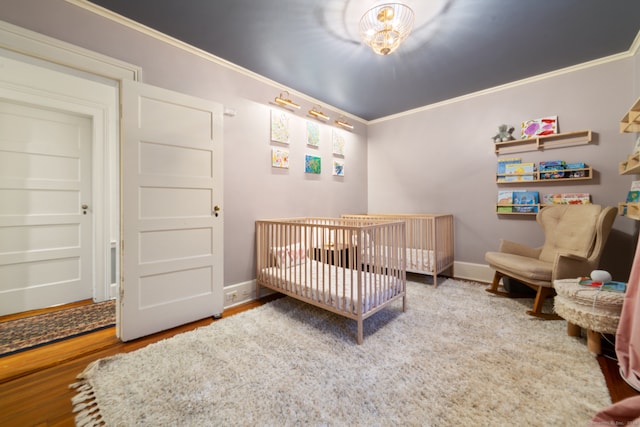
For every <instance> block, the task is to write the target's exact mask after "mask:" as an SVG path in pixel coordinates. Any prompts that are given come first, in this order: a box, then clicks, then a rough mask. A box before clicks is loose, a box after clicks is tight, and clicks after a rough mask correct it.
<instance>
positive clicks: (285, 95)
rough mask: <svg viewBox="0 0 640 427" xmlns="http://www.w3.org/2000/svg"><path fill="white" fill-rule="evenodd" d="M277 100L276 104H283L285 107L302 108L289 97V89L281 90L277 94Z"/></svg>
mask: <svg viewBox="0 0 640 427" xmlns="http://www.w3.org/2000/svg"><path fill="white" fill-rule="evenodd" d="M275 101H276V104H278V105H281V106H283V107H287V108H294V109H296V110H299V109H300V106H299V105H298V104H296V103H295V102H293V101H292V100H291V99H289V92H287V91H284V92H281V93H280V95H278V96H276V99H275Z"/></svg>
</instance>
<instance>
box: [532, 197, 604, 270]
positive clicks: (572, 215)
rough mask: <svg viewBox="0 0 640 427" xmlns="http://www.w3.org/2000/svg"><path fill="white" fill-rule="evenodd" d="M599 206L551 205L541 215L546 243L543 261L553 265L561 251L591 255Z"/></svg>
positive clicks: (542, 252)
mask: <svg viewBox="0 0 640 427" xmlns="http://www.w3.org/2000/svg"><path fill="white" fill-rule="evenodd" d="M601 210H602V208H601V206H600V205H591V204H589V205H557V206H548V207H546V208H544V209H542V210H541V211H540V213H538V217H537V220H538V222H539V223H540V225H541V226H542V227H543V228H544V235H545V241H544V246H543V247H542V251H541V252H540V260H541V261H546V262H554V260H555V258H556V254H557V253H558V252H563V253H572V254H575V255H578V256H582V257H588V256H589V255H590V254H591V250H592V248H593V244H594V242H595V239H596V232H597V226H598V218H599V216H600V211H601Z"/></svg>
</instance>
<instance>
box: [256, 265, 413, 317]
mask: <svg viewBox="0 0 640 427" xmlns="http://www.w3.org/2000/svg"><path fill="white" fill-rule="evenodd" d="M262 274H263V276H262V277H263V280H264V282H265V283H264V284H265V285H268V284H272V285H273V284H277V287H278V288H281V289H285V290H288V291H290V292H293V293H295V294H296V295H300V296H303V297H306V298H310V299H313V300H314V301H318V302H321V303H323V304H326V305H329V306H332V307H334V308H336V309H339V310H342V311H347V312H350V313H352V314H356V313H357V306H358V305H357V304H358V289H357V287H358V281H357V280H358V275H362V294H363V298H362V312H363V313H366V312H368V311H369V310H371V309H373V308H375V307H378V306H380V305H382V304H384V303H385V302H387V301H389V300H390V299H391V298H393V297H394V296H396V295H400V294H401V293H402V292H403V290H404V288H403V283H404V282H403V281H402V280H399V279H398V278H397V277H394V276H391V275H386V274H380V273H373V272H367V271H360V270H352V269H348V268H342V267H338V266H334V265H330V264H327V263H322V262H319V261H314V260H307V261H306V262H304V263H302V264H298V265H295V266H291V267H288V268H282V267H268V268H264V269H263V270H262Z"/></svg>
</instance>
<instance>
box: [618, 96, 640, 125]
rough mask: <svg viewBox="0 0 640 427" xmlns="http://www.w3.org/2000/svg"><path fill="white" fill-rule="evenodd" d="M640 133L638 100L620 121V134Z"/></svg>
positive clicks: (639, 106) (639, 101) (639, 103)
mask: <svg viewBox="0 0 640 427" xmlns="http://www.w3.org/2000/svg"><path fill="white" fill-rule="evenodd" d="M625 132H640V98H638V100H637V101H636V102H635V104H633V105H632V106H631V108H630V109H629V111H627V113H626V114H625V115H624V117H623V118H622V120H620V133H625Z"/></svg>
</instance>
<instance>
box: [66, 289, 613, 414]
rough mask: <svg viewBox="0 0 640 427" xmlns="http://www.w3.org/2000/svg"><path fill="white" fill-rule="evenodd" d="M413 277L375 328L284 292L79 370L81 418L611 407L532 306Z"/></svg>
mask: <svg viewBox="0 0 640 427" xmlns="http://www.w3.org/2000/svg"><path fill="white" fill-rule="evenodd" d="M485 287H486V286H483V285H480V284H477V283H471V282H464V281H457V280H451V279H449V280H446V281H445V282H444V283H442V284H441V285H439V286H438V288H437V289H434V288H433V286H431V285H425V284H421V283H415V282H408V285H407V293H408V296H407V311H406V312H405V313H403V312H402V309H401V303H400V302H398V303H397V305H393V306H391V307H388V308H387V309H385V310H383V311H381V312H379V313H377V314H376V315H374V316H372V317H371V318H369V319H368V320H365V323H364V326H365V327H364V331H365V336H364V343H363V344H362V345H357V344H356V341H355V336H356V323H355V321H352V320H348V319H344V318H341V317H338V316H336V315H334V314H331V313H329V312H327V311H324V310H320V309H317V308H314V307H312V306H310V305H307V304H303V303H300V302H298V301H295V300H293V299H291V298H282V299H278V300H276V301H274V302H271V303H269V304H266V305H263V306H260V307H258V308H255V309H253V310H249V311H246V312H243V313H240V314H237V315H234V316H231V317H229V318H224V319H222V320H220V321H218V322H214V323H212V324H211V325H209V326H206V327H202V328H200V329H197V330H195V331H191V332H187V333H184V334H180V335H178V336H175V337H173V338H170V339H167V340H164V341H160V342H157V343H155V344H152V345H149V346H147V347H145V348H143V349H140V350H137V351H135V352H132V353H127V354H120V355H116V356H113V357H109V358H105V359H101V360H98V361H96V362H94V363H92V364H91V365H89V366H88V367H87V369H86V370H85V371H84V372H83V373H82V374H81V375H79V377H78V380H79V381H78V383H76V384H74V385H72V387H76V388H77V395H76V397H75V398H74V402H73V403H74V406H75V410H76V411H78V415H77V418H76V423H77V424H78V425H93V424H96V425H107V426H131V425H147V426H168V425H172V426H178V425H179V426H287V425H291V426H293V425H305V426H392V425H397V426H453V425H455V426H460V425H465V426H470V425H473V426H512V425H527V426H579V425H585V424H586V423H587V422H588V421H589V420H590V419H591V417H592V416H593V415H594V414H595V413H596V412H597V411H598V410H600V409H602V408H603V407H605V406H607V405H609V404H610V403H611V400H610V397H609V393H608V391H607V387H606V383H605V380H604V377H603V375H602V373H601V371H600V368H599V366H598V363H597V360H596V359H595V358H594V356H592V355H591V354H590V353H589V352H588V351H587V348H586V346H585V342H584V340H583V339H580V338H573V337H569V336H567V333H566V322H564V321H542V320H539V319H536V318H532V317H530V316H528V315H526V314H525V310H526V309H527V308H528V305H527V304H529V305H530V303H531V300H510V299H506V298H499V297H495V296H493V295H490V294H488V293H486V292H484V289H485Z"/></svg>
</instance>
